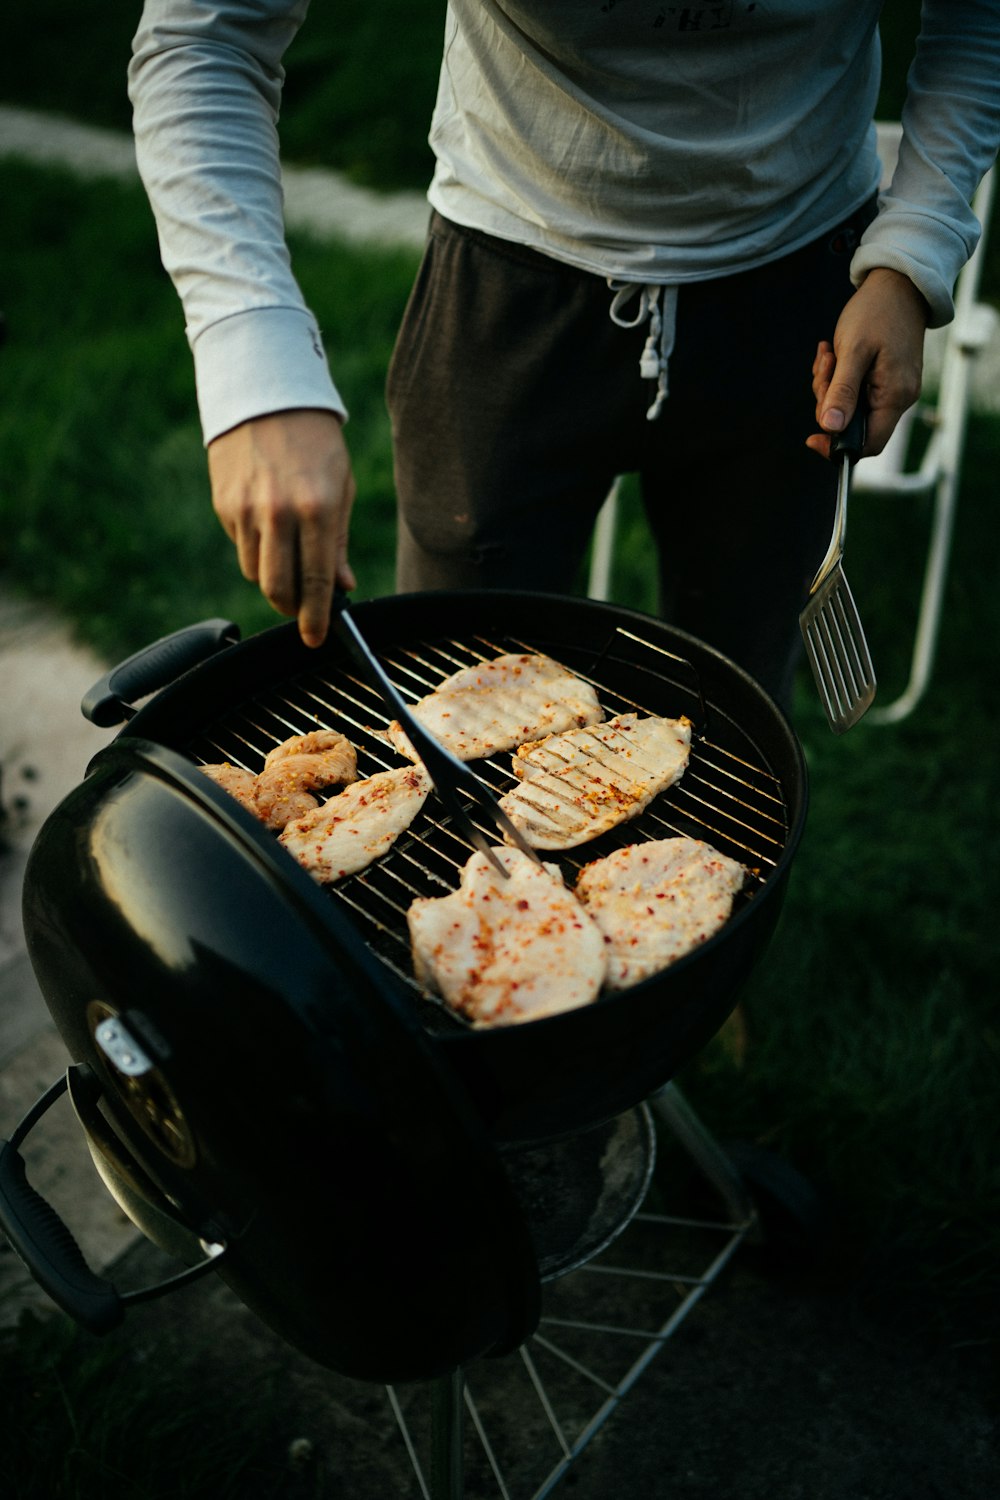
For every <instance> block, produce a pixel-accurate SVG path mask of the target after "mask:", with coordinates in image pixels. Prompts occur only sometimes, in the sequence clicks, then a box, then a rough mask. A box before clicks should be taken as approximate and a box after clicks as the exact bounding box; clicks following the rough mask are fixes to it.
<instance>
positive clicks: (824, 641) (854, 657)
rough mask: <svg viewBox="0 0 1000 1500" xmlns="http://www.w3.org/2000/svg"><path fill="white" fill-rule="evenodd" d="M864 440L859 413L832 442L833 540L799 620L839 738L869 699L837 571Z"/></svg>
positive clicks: (863, 654)
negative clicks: (835, 466) (835, 465)
mask: <svg viewBox="0 0 1000 1500" xmlns="http://www.w3.org/2000/svg"><path fill="white" fill-rule="evenodd" d="M864 439H865V421H864V416H863V414H862V413H861V412H860V411H858V412H856V413H855V415H854V417H853V418H852V419H851V421H850V422H849V423H848V425H847V427H846V428H845V430H844V431H843V432H842V433H839V434H838V435H837V436H836V437H835V438H834V439H833V442H832V445H831V453H832V454H833V455H839V462H840V473H839V476H838V480H837V509H836V514H835V516H834V522H833V536H832V537H831V539H830V545H829V547H828V549H827V553H826V556H825V557H824V559H823V561H822V562H821V563H820V565H819V568H818V570H817V573H816V577H815V578H814V579H813V581H812V586H811V588H810V590H809V600H808V602H807V604H806V606H805V609H803V611H802V613H801V614H800V616H799V625H800V627H801V630H802V638H803V640H804V641H805V646H806V655H807V657H808V658H809V665H810V667H811V668H812V673H813V676H814V678H815V679H816V686H817V688H818V689H819V696H820V702H821V703H822V705H823V711H824V713H825V714H826V720H827V723H828V724H829V726H830V728H831V729H832V730H833V732H834V734H843V733H844V731H845V730H847V729H850V728H851V727H852V725H854V724H856V723H857V722H858V720H859V719H860V718H861V717H862V716H863V715H864V714H865V713H866V712H867V711H868V709H869V708H870V707H871V705H872V702H873V700H874V698H875V672H874V669H873V667H872V659H871V653H870V652H869V650H868V642H867V641H866V640H865V632H864V629H863V628H862V625H861V619H860V616H859V615H858V607H857V605H856V604H855V602H854V595H853V594H852V593H851V590H850V586H849V585H848V582H847V578H846V577H845V575H844V569H843V556H844V543H845V540H846V537H847V497H848V492H849V490H850V483H851V466H852V465H853V464H854V463H856V462H857V460H858V458H859V457H860V455H861V449H862V447H863V446H864Z"/></svg>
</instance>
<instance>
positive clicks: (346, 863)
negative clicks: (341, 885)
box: [279, 766, 431, 885]
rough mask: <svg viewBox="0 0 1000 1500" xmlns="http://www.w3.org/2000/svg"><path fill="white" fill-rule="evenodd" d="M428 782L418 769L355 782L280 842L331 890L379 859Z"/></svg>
mask: <svg viewBox="0 0 1000 1500" xmlns="http://www.w3.org/2000/svg"><path fill="white" fill-rule="evenodd" d="M430 788H431V781H430V777H429V776H428V775H427V774H426V772H425V771H423V770H422V769H420V768H419V767H417V766H401V767H399V768H398V769H397V770H394V771H380V772H379V773H378V775H376V776H367V777H365V778H364V780H362V781H355V782H354V783H353V784H352V785H351V786H349V787H346V788H345V790H344V791H342V792H339V793H338V794H337V796H335V797H331V798H330V800H329V801H328V802H324V803H323V805H322V806H321V807H317V808H316V810H315V811H314V812H311V813H307V814H306V816H305V817H304V818H297V819H296V820H295V822H293V823H289V824H288V825H287V827H286V828H285V830H284V832H283V833H281V834H280V835H279V842H280V843H282V844H284V846H285V848H286V849H287V850H288V852H289V853H290V854H292V855H294V856H295V858H296V859H297V860H298V862H299V864H300V865H302V867H303V869H305V870H308V871H309V874H310V875H311V876H312V877H313V879H314V880H318V881H319V882H320V884H322V885H330V884H332V883H333V882H334V881H335V880H340V879H341V877H342V876H344V875H352V874H353V873H354V872H355V871H356V870H363V869H364V867H365V866H366V865H370V864H371V863H372V861H373V860H376V859H379V858H381V856H382V855H383V854H385V852H386V851H387V850H388V849H389V848H391V846H392V845H393V844H394V843H395V841H396V839H397V838H398V837H399V835H400V834H401V833H402V832H403V830H404V829H405V828H408V827H409V826H410V824H411V823H412V822H413V819H414V818H415V817H416V816H417V813H418V812H419V811H420V809H421V808H422V807H423V805H424V802H425V801H426V799H427V794H428V792H429V791H430Z"/></svg>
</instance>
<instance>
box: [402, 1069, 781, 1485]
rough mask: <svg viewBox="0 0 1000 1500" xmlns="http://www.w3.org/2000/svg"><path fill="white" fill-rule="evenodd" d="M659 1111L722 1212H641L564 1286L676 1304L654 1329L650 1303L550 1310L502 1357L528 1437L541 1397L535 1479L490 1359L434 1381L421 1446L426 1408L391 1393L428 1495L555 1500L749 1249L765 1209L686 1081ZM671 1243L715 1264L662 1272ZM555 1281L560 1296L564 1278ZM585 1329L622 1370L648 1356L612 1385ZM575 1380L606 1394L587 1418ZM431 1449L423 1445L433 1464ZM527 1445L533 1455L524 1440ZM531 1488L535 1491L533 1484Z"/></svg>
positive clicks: (684, 1262)
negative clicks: (649, 1293)
mask: <svg viewBox="0 0 1000 1500" xmlns="http://www.w3.org/2000/svg"><path fill="white" fill-rule="evenodd" d="M649 1106H650V1108H651V1109H652V1111H653V1112H654V1114H655V1115H656V1116H657V1118H658V1119H659V1120H660V1122H661V1124H663V1125H664V1126H665V1127H667V1128H668V1129H669V1130H670V1131H671V1132H672V1134H673V1135H674V1137H675V1139H676V1140H677V1142H678V1143H679V1144H680V1145H681V1146H682V1147H683V1148H684V1149H685V1151H686V1152H687V1153H688V1155H689V1156H690V1157H691V1159H692V1160H693V1162H694V1163H695V1165H696V1167H697V1168H698V1169H699V1171H700V1172H702V1173H703V1174H704V1176H705V1178H706V1179H707V1180H708V1182H709V1184H710V1185H711V1186H712V1187H713V1188H714V1189H715V1191H716V1192H717V1193H718V1195H719V1197H720V1199H721V1206H722V1208H723V1209H724V1210H725V1215H724V1217H720V1218H718V1219H714V1218H712V1219H691V1218H681V1217H676V1216H673V1215H670V1214H663V1213H650V1212H640V1213H638V1214H637V1215H636V1216H635V1218H634V1220H633V1221H632V1224H633V1226H634V1231H633V1229H632V1227H631V1226H630V1228H629V1229H628V1230H626V1232H625V1234H624V1235H623V1236H622V1238H621V1239H619V1240H618V1241H616V1243H615V1245H614V1246H613V1247H612V1248H611V1249H609V1250H607V1251H605V1252H604V1253H603V1254H602V1255H600V1256H597V1257H596V1258H595V1259H594V1260H593V1261H591V1262H589V1263H588V1264H587V1265H585V1266H582V1267H581V1268H580V1269H579V1270H577V1271H574V1272H572V1273H571V1275H569V1276H567V1277H566V1278H565V1279H564V1280H565V1288H564V1289H565V1290H566V1291H568V1292H570V1294H571V1295H570V1298H569V1300H570V1302H571V1304H572V1303H573V1302H574V1301H575V1300H576V1298H575V1297H574V1296H573V1295H572V1294H573V1292H575V1291H582V1296H583V1299H584V1300H586V1301H587V1302H588V1303H590V1302H591V1301H592V1297H591V1294H590V1292H589V1291H588V1290H583V1289H584V1287H585V1285H586V1283H587V1281H588V1279H589V1280H590V1281H593V1279H594V1278H608V1279H609V1280H612V1281H613V1282H615V1283H616V1285H617V1287H618V1289H619V1290H620V1289H621V1288H622V1287H624V1286H630V1285H633V1284H634V1286H635V1287H637V1288H639V1289H640V1291H643V1292H644V1291H646V1289H647V1288H649V1287H651V1286H652V1287H653V1288H654V1289H655V1290H656V1291H657V1292H662V1293H663V1295H664V1296H665V1297H666V1298H667V1299H668V1300H672V1303H673V1305H672V1306H671V1307H670V1310H669V1311H668V1313H667V1315H666V1316H665V1317H664V1318H663V1321H662V1322H661V1323H660V1324H659V1326H657V1327H655V1328H647V1327H645V1326H643V1323H644V1321H648V1320H644V1319H643V1312H644V1311H645V1310H646V1309H644V1308H643V1307H642V1306H639V1307H637V1308H636V1309H635V1314H636V1317H635V1320H634V1321H633V1320H632V1319H631V1318H630V1320H629V1321H622V1320H621V1319H620V1318H619V1320H618V1321H616V1322H614V1323H604V1322H600V1321H594V1320H593V1319H591V1318H586V1317H559V1316H557V1315H553V1314H551V1313H548V1312H546V1311H545V1310H544V1308H543V1313H542V1318H541V1321H540V1324H539V1328H538V1331H537V1332H536V1333H535V1334H534V1335H533V1336H532V1338H531V1339H530V1340H529V1341H528V1342H527V1343H526V1344H525V1345H523V1346H522V1348H521V1349H520V1350H518V1352H517V1354H516V1355H512V1356H511V1357H510V1359H509V1360H507V1361H504V1364H505V1365H506V1366H507V1368H506V1370H505V1371H504V1378H505V1380H510V1378H511V1374H512V1371H511V1366H512V1365H513V1364H514V1363H515V1362H516V1361H517V1362H519V1363H520V1366H521V1369H520V1371H519V1375H520V1379H519V1382H518V1384H519V1385H520V1387H521V1392H522V1396H521V1402H519V1406H518V1412H519V1421H518V1428H519V1432H522V1431H523V1430H524V1427H523V1424H524V1417H523V1410H522V1407H523V1403H524V1402H525V1401H528V1402H532V1403H533V1404H534V1406H535V1409H536V1413H537V1425H533V1426H532V1430H533V1432H535V1433H537V1434H538V1436H536V1438H535V1443H536V1451H537V1452H538V1454H539V1463H537V1464H536V1465H535V1469H536V1473H535V1474H534V1475H533V1477H532V1478H531V1479H530V1480H526V1479H525V1475H524V1472H523V1471H524V1467H525V1465H524V1462H523V1453H522V1461H521V1462H519V1463H518V1465H517V1468H518V1470H519V1472H518V1474H517V1476H516V1478H515V1477H514V1476H513V1474H512V1472H511V1465H510V1462H509V1460H508V1461H507V1464H506V1466H505V1460H504V1458H503V1457H502V1456H501V1451H500V1447H501V1445H500V1441H499V1439H498V1438H496V1437H495V1436H494V1435H492V1433H491V1430H490V1421H489V1418H488V1416H487V1409H488V1408H489V1407H491V1406H493V1407H494V1411H493V1415H494V1416H496V1415H497V1413H496V1403H495V1402H491V1399H490V1397H491V1385H493V1384H494V1383H495V1381H496V1373H497V1372H496V1367H495V1366H491V1365H490V1363H488V1362H483V1363H481V1364H479V1365H477V1366H475V1367H474V1368H473V1369H470V1370H466V1371H461V1370H456V1371H453V1372H452V1373H450V1374H448V1375H445V1376H443V1377H441V1379H440V1380H438V1381H436V1382H435V1383H434V1386H433V1388H432V1392H431V1402H430V1406H431V1411H430V1433H429V1437H428V1434H427V1433H426V1431H425V1432H424V1433H423V1439H424V1441H423V1445H422V1444H421V1441H420V1436H419V1435H418V1433H417V1430H416V1429H417V1424H418V1422H419V1418H420V1416H421V1415H423V1416H424V1417H425V1419H426V1412H424V1413H420V1412H418V1413H417V1414H416V1415H414V1414H413V1413H412V1412H411V1413H410V1414H408V1413H407V1411H406V1410H405V1408H404V1403H403V1401H402V1400H401V1399H400V1394H399V1392H398V1391H397V1390H396V1389H395V1388H394V1387H392V1386H388V1387H387V1388H386V1389H387V1394H388V1399H389V1403H390V1406H391V1408H392V1412H393V1415H394V1417H395V1419H396V1423H397V1425H398V1427H399V1431H400V1434H401V1437H402V1440H403V1442H404V1443H405V1445H406V1450H407V1453H408V1455H409V1458H410V1462H411V1465H412V1467H413V1472H414V1475H415V1477H416V1481H417V1484H418V1486H419V1491H420V1495H421V1496H422V1500H463V1497H465V1496H466V1495H468V1496H469V1500H472V1496H473V1495H474V1496H475V1500H487V1497H489V1500H492V1497H494V1496H496V1497H499V1500H545V1497H546V1496H549V1495H551V1494H552V1493H553V1491H554V1490H555V1489H556V1487H557V1485H558V1484H559V1483H560V1481H561V1480H562V1479H563V1478H564V1477H565V1476H566V1474H567V1473H568V1471H569V1470H570V1468H571V1467H572V1465H573V1464H575V1463H576V1461H577V1460H578V1459H579V1458H580V1457H581V1455H582V1454H583V1453H584V1451H585V1450H586V1448H587V1447H588V1446H589V1444H590V1443H591V1442H592V1441H593V1439H594V1438H595V1437H596V1436H597V1434H598V1433H599V1432H600V1430H601V1429H602V1427H603V1426H604V1425H605V1423H606V1422H607V1421H608V1419H609V1418H610V1417H611V1416H612V1415H613V1414H614V1413H615V1412H616V1411H617V1409H618V1407H619V1406H620V1404H621V1403H622V1401H623V1400H624V1399H625V1397H626V1396H627V1395H628V1394H629V1392H630V1391H631V1390H632V1389H633V1387H634V1386H635V1385H636V1383H637V1382H638V1380H639V1379H640V1378H641V1377H642V1375H643V1374H644V1373H645V1372H646V1370H647V1369H648V1368H649V1366H650V1365H651V1364H652V1362H653V1360H654V1359H655V1358H656V1356H657V1355H658V1354H659V1352H660V1350H661V1349H662V1348H663V1345H664V1344H665V1343H666V1342H667V1340H668V1339H669V1338H670V1337H671V1336H672V1335H673V1334H674V1333H675V1332H676V1331H677V1329H678V1328H679V1327H680V1325H681V1323H682V1322H683V1321H684V1319H685V1318H686V1317H687V1315H688V1313H689V1312H690V1311H691V1310H692V1309H693V1308H694V1307H695V1306H696V1305H697V1303H698V1302H699V1301H700V1300H701V1298H702V1297H703V1296H704V1294H705V1292H706V1291H707V1290H708V1288H709V1287H710V1286H711V1285H712V1283H713V1282H714V1281H715V1280H716V1279H717V1278H718V1277H719V1275H720V1274H721V1272H722V1271H723V1269H724V1268H725V1267H726V1265H728V1263H729V1261H730V1260H731V1259H732V1257H733V1255H734V1254H735V1253H736V1251H737V1250H738V1248H739V1246H740V1245H741V1244H742V1243H743V1242H744V1240H746V1239H747V1238H749V1237H752V1236H753V1235H754V1232H755V1230H756V1225H757V1217H756V1211H755V1208H754V1205H753V1202H752V1199H751V1198H750V1195H749V1193H748V1192H747V1189H746V1187H745V1185H744V1183H743V1181H742V1179H741V1178H740V1177H739V1175H738V1173H737V1172H736V1170H735V1168H734V1167H733V1165H732V1163H731V1162H730V1161H729V1158H728V1157H727V1156H726V1154H725V1152H724V1151H723V1150H722V1148H721V1147H720V1146H719V1144H718V1142H717V1141H716V1140H715V1138H714V1137H713V1136H712V1135H711V1134H710V1133H709V1132H708V1131H707V1130H706V1128H705V1126H704V1125H703V1124H702V1122H701V1121H700V1120H699V1118H698V1117H697V1115H696V1114H695V1113H694V1112H693V1110H692V1109H691V1107H690V1105H689V1104H688V1103H687V1101H686V1100H685V1098H684V1096H683V1094H681V1092H680V1091H679V1089H678V1088H677V1087H676V1085H674V1084H672V1083H668V1084H667V1085H666V1086H665V1087H664V1088H663V1089H662V1090H660V1092H659V1093H658V1094H656V1095H655V1096H654V1097H653V1098H652V1099H650V1100H649ZM630 1235H632V1236H633V1237H634V1238H636V1239H638V1240H639V1241H640V1242H641V1241H645V1242H646V1245H645V1249H646V1254H642V1253H636V1252H635V1251H632V1252H630V1247H629V1243H628V1241H629V1236H630ZM671 1237H675V1238H680V1239H690V1238H691V1237H695V1238H696V1240H697V1242H698V1244H699V1245H700V1246H702V1247H704V1245H705V1244H707V1245H708V1247H709V1248H708V1254H709V1260H708V1263H707V1264H706V1265H704V1267H703V1269H701V1270H700V1271H692V1270H691V1269H690V1268H689V1267H690V1253H691V1247H690V1246H687V1247H685V1248H687V1250H688V1255H687V1257H684V1256H682V1257H681V1258H680V1265H681V1267H683V1268H678V1266H677V1264H676V1263H674V1264H673V1265H671V1263H670V1262H669V1260H667V1261H665V1262H661V1264H660V1265H659V1268H657V1269H653V1268H652V1267H651V1265H650V1264H649V1261H650V1255H649V1249H650V1245H649V1241H650V1238H652V1240H653V1254H654V1256H656V1257H657V1258H658V1257H659V1255H660V1254H661V1253H662V1252H663V1251H664V1249H666V1250H669V1248H670V1240H671ZM630 1253H631V1255H633V1256H634V1262H633V1263H629V1259H630ZM654 1264H655V1261H654ZM553 1286H554V1287H556V1288H557V1289H559V1288H558V1287H557V1284H556V1283H553ZM635 1300H636V1301H637V1302H639V1303H640V1304H641V1303H642V1302H643V1301H644V1300H645V1299H644V1298H643V1297H642V1296H641V1295H639V1296H637V1297H636V1298H635ZM576 1333H582V1334H584V1335H585V1336H590V1335H594V1334H599V1335H600V1336H601V1338H602V1340H603V1343H604V1345H606V1346H609V1347H612V1346H613V1348H614V1356H613V1358H614V1359H615V1361H617V1368H619V1369H620V1368H621V1363H623V1362H624V1361H626V1360H628V1359H629V1358H630V1356H631V1351H632V1350H633V1349H634V1348H635V1346H636V1344H637V1343H638V1344H639V1345H640V1349H639V1353H638V1354H637V1355H636V1356H635V1357H634V1358H631V1362H630V1363H628V1364H627V1365H626V1368H625V1370H624V1373H622V1374H620V1375H619V1376H618V1378H617V1379H613V1378H612V1379H609V1378H608V1376H607V1375H606V1374H605V1373H604V1372H603V1370H601V1369H598V1368H596V1361H594V1362H591V1363H588V1362H587V1361H585V1360H583V1359H580V1358H578V1357H577V1356H576V1354H575V1353H574V1352H573V1336H574V1334H576ZM619 1351H621V1352H620V1353H619ZM543 1366H544V1369H543ZM567 1375H568V1376H569V1377H570V1379H573V1378H575V1379H576V1382H577V1385H579V1383H580V1382H581V1381H582V1382H583V1384H584V1385H585V1386H587V1387H588V1388H590V1390H591V1392H593V1391H596V1392H597V1393H598V1396H599V1404H598V1405H597V1407H596V1409H594V1410H593V1411H592V1412H591V1414H590V1415H589V1417H587V1418H586V1419H584V1420H580V1419H579V1418H578V1417H576V1416H574V1417H569V1416H567V1415H566V1414H565V1413H566V1412H567V1411H568V1409H569V1408H570V1407H573V1406H578V1405H579V1404H580V1403H579V1399H578V1398H577V1399H574V1398H573V1396H568V1395H567V1392H566V1390H565V1389H564V1387H565V1385H566V1378H565V1377H566V1376H567ZM477 1393H479V1399H477ZM591 1399H593V1395H592V1396H591ZM561 1413H562V1415H561ZM499 1425H501V1426H502V1423H500V1424H499ZM568 1434H569V1435H568ZM543 1439H544V1441H545V1443H546V1447H545V1450H544V1456H543V1455H542V1449H541V1443H542V1440H543ZM421 1446H423V1448H424V1459H423V1461H422V1459H421V1453H420V1449H421ZM521 1446H522V1448H523V1444H521ZM428 1448H429V1463H428V1461H427V1449H428ZM467 1462H468V1464H469V1468H470V1470H471V1469H474V1470H475V1474H474V1476H473V1481H474V1483H475V1485H476V1488H475V1489H474V1490H471V1491H467V1489H466V1464H467ZM539 1468H542V1469H543V1470H544V1472H542V1474H541V1475H540V1476H539V1475H538V1473H537V1470H538V1469H539ZM536 1480H537V1483H536ZM526 1483H527V1484H528V1485H531V1484H534V1485H535V1487H534V1488H531V1489H529V1488H526V1487H525V1484H526ZM483 1486H485V1488H484V1487H483Z"/></svg>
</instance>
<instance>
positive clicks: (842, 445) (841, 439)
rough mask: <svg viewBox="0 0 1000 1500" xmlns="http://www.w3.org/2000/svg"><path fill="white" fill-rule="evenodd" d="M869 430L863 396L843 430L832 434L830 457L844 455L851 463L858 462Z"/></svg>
mask: <svg viewBox="0 0 1000 1500" xmlns="http://www.w3.org/2000/svg"><path fill="white" fill-rule="evenodd" d="M867 432H868V408H867V404H866V403H865V401H864V398H862V399H861V400H860V401H859V402H858V404H857V406H856V407H855V408H854V415H853V417H852V418H851V420H850V421H849V422H848V424H847V426H846V427H845V428H844V430H843V432H835V433H832V434H831V437H830V457H831V458H840V457H844V458H846V459H848V460H849V462H850V463H852V464H856V463H857V461H858V459H859V458H860V457H861V450H862V448H863V447H864V446H865V437H866V436H867Z"/></svg>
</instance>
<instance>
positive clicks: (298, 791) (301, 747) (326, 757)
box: [254, 729, 358, 828]
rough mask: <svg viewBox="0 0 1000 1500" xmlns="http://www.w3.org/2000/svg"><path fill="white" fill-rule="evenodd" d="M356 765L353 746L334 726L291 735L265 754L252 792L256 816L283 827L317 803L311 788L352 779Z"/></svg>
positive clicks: (270, 824)
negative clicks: (261, 768) (262, 765)
mask: <svg viewBox="0 0 1000 1500" xmlns="http://www.w3.org/2000/svg"><path fill="white" fill-rule="evenodd" d="M357 765H358V757H357V752H356V751H355V749H354V746H353V745H352V744H351V742H350V740H349V739H348V738H347V736H346V735H343V734H339V733H338V732H337V730H335V729H315V730H313V731H312V732H311V733H309V734H296V735H292V737H291V739H287V740H284V741H282V743H281V744H280V745H275V747H274V749H273V750H271V751H270V752H269V753H268V755H267V756H266V757H265V760H264V767H263V770H262V771H261V772H260V773H259V775H258V777H257V787H256V790H255V792H254V804H255V811H256V813H257V816H258V817H259V818H260V820H261V822H263V823H266V825H267V827H268V828H284V827H285V826H286V824H288V823H290V822H291V821H292V820H293V819H294V818H301V817H304V816H305V815H306V814H307V813H308V812H309V811H311V809H312V808H314V807H317V806H318V805H319V804H318V801H317V799H316V798H315V797H313V796H312V795H311V793H312V792H314V791H320V790H321V789H322V788H323V787H328V786H337V785H341V784H345V783H347V782H351V781H353V780H354V778H355V776H356V775H357Z"/></svg>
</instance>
